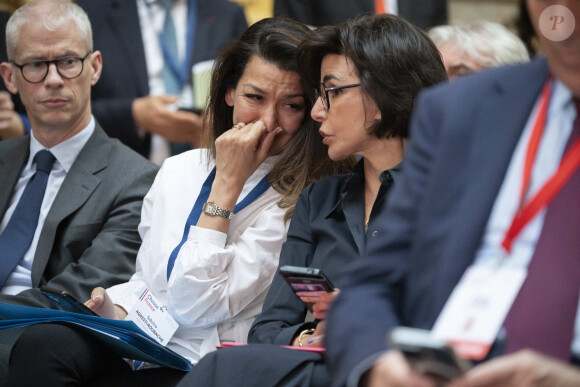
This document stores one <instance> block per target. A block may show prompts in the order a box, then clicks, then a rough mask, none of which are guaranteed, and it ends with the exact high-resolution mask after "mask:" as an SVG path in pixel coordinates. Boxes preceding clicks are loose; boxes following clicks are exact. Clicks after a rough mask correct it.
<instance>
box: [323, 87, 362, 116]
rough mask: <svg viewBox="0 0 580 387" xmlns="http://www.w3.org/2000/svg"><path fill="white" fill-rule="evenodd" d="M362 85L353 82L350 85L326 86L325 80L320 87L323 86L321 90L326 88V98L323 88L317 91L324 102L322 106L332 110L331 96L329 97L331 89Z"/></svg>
mask: <svg viewBox="0 0 580 387" xmlns="http://www.w3.org/2000/svg"><path fill="white" fill-rule="evenodd" d="M361 85H362V84H361V83H351V84H350V85H342V86H333V87H326V86H324V82H321V83H320V88H321V90H324V98H322V93H321V90H317V93H318V96H319V97H320V102H322V107H323V108H324V110H326V111H329V110H330V98H329V97H328V92H329V91H334V90H342V89H350V88H351V87H359V86H361ZM325 102H326V103H325Z"/></svg>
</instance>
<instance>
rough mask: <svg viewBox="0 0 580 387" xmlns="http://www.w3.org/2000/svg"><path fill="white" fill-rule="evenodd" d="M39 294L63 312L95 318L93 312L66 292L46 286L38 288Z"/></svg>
mask: <svg viewBox="0 0 580 387" xmlns="http://www.w3.org/2000/svg"><path fill="white" fill-rule="evenodd" d="M40 292H41V293H42V294H44V295H45V296H46V297H48V298H49V299H50V300H51V301H53V302H54V303H55V304H56V305H57V307H58V309H60V310H63V311H65V312H73V313H80V314H87V315H89V316H97V314H96V313H95V312H93V311H92V310H90V309H89V308H87V307H86V306H85V304H83V303H82V302H80V301H79V300H77V299H76V298H74V297H73V296H72V295H70V294H69V293H67V292H64V291H62V290H58V289H54V288H51V287H48V286H42V287H41V288H40Z"/></svg>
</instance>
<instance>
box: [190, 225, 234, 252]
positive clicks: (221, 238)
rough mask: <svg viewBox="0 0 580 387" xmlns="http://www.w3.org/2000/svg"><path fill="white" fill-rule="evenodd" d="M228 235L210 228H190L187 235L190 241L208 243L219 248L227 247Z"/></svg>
mask: <svg viewBox="0 0 580 387" xmlns="http://www.w3.org/2000/svg"><path fill="white" fill-rule="evenodd" d="M227 237H228V235H227V234H226V233H223V232H221V231H216V230H210V229H209V228H203V227H197V226H191V227H190V228H189V234H188V235H187V240H188V241H193V242H206V243H211V244H212V245H216V246H217V247H219V248H222V249H223V248H224V247H226V240H227Z"/></svg>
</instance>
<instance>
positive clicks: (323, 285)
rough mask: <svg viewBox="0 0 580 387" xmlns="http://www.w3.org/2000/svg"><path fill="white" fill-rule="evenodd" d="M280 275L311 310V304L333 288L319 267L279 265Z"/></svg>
mask: <svg viewBox="0 0 580 387" xmlns="http://www.w3.org/2000/svg"><path fill="white" fill-rule="evenodd" d="M280 275H281V276H282V277H283V278H284V280H285V281H286V283H287V284H288V285H289V286H290V288H292V291H294V294H296V296H297V297H298V298H300V300H301V301H302V302H303V303H304V304H305V305H306V307H307V308H308V310H310V311H311V312H312V306H313V305H314V303H316V302H317V301H318V300H319V298H320V297H321V296H322V295H323V294H326V293H328V292H332V291H334V289H335V288H334V285H333V284H332V282H330V280H329V279H328V278H327V277H326V275H325V274H324V273H323V272H322V270H320V269H315V268H311V267H300V266H287V265H286V266H282V267H280Z"/></svg>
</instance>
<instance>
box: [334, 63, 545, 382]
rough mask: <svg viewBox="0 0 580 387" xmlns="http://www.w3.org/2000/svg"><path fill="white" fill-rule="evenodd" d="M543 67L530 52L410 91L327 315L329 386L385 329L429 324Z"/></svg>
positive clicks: (494, 188) (477, 228) (470, 251)
mask: <svg viewBox="0 0 580 387" xmlns="http://www.w3.org/2000/svg"><path fill="white" fill-rule="evenodd" d="M547 72H548V67H547V64H546V62H545V60H543V59H539V60H535V61H533V62H532V63H529V64H525V65H519V66H513V67H505V68H500V69H494V70H488V71H486V72H484V73H480V74H475V75H472V76H469V77H466V78H465V79H463V80H459V81H456V82H454V83H451V84H446V85H441V86H437V87H435V88H432V89H429V90H427V91H425V92H424V93H422V94H421V95H420V96H419V98H418V101H417V105H416V107H415V111H414V114H413V117H412V120H411V126H410V135H411V136H410V143H409V147H408V150H407V155H406V157H405V166H404V168H403V176H402V179H401V181H400V183H399V184H397V185H396V186H395V188H394V190H393V193H392V195H391V196H390V198H389V203H388V205H387V209H386V211H385V213H384V214H383V223H382V226H383V227H382V230H381V233H382V237H380V238H374V239H373V240H372V241H370V242H369V244H368V246H367V254H366V256H365V257H364V258H363V259H361V260H359V261H358V262H355V264H354V267H353V270H352V271H351V273H350V275H349V276H348V277H347V278H346V279H345V283H344V284H343V289H342V292H341V294H340V296H339V297H338V298H337V300H336V302H335V304H334V305H333V309H332V311H331V313H330V315H329V320H328V326H327V336H326V337H327V341H326V342H327V349H328V360H329V361H328V364H329V365H330V368H331V372H332V373H333V377H334V380H335V385H343V384H345V382H346V379H347V377H348V375H349V373H350V372H351V371H352V370H353V368H355V367H356V366H357V365H359V364H361V362H363V361H364V360H365V359H368V358H369V357H372V356H373V355H375V354H377V353H379V352H381V351H384V350H385V349H386V343H385V336H386V334H387V332H388V330H389V329H390V328H392V327H395V326H397V325H406V326H411V327H419V328H426V329H430V328H431V327H432V326H433V324H434V322H435V320H436V318H437V316H438V315H439V312H440V311H441V309H442V307H443V305H444V304H445V302H446V300H447V299H448V297H449V295H450V293H451V291H452V290H453V288H454V287H455V285H456V284H457V282H458V281H459V279H460V278H461V276H462V274H463V272H464V271H465V269H466V268H467V267H468V266H469V265H470V264H471V263H472V261H473V259H474V256H475V253H476V251H477V249H478V247H479V245H480V242H481V239H482V236H483V233H484V228H485V225H486V224H487V221H488V218H489V214H490V212H491V209H492V206H493V204H494V201H495V198H496V196H497V193H498V191H499V189H500V187H501V184H502V182H503V178H504V175H505V173H506V170H507V167H508V165H509V162H510V160H511V156H512V153H513V150H514V148H515V146H516V144H517V141H518V139H519V137H520V135H521V132H522V130H523V128H524V126H525V124H526V122H527V119H528V117H529V114H530V111H531V109H532V107H533V105H534V102H535V101H536V99H537V97H538V95H539V93H540V90H541V88H542V85H543V83H544V81H545V79H546V76H547Z"/></svg>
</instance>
